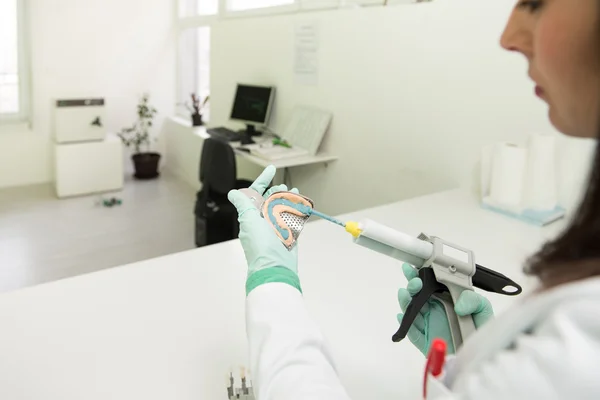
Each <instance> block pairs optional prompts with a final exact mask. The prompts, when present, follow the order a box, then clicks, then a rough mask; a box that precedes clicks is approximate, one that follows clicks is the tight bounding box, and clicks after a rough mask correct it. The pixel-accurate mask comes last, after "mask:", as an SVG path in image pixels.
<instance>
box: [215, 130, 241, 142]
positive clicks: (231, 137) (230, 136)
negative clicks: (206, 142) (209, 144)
mask: <svg viewBox="0 0 600 400" xmlns="http://www.w3.org/2000/svg"><path fill="white" fill-rule="evenodd" d="M206 132H207V133H208V134H209V135H210V136H212V137H214V138H216V139H222V140H225V141H227V142H239V141H240V140H242V137H243V136H244V135H242V134H241V133H239V132H236V131H232V130H231V129H227V128H211V129H207V130H206Z"/></svg>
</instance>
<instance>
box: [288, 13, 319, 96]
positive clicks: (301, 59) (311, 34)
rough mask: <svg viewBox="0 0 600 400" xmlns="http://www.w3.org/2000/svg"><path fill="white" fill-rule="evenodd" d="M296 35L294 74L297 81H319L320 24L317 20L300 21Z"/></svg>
mask: <svg viewBox="0 0 600 400" xmlns="http://www.w3.org/2000/svg"><path fill="white" fill-rule="evenodd" d="M294 33H295V37H294V75H295V78H296V83H299V84H302V85H317V84H318V83H319V44H320V43H319V26H318V24H317V23H316V22H303V23H298V24H297V25H296V27H295V32H294Z"/></svg>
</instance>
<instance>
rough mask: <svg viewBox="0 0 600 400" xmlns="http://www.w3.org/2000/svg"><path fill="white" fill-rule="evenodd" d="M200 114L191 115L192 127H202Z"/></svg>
mask: <svg viewBox="0 0 600 400" xmlns="http://www.w3.org/2000/svg"><path fill="white" fill-rule="evenodd" d="M202 125H204V122H202V114H192V126H202Z"/></svg>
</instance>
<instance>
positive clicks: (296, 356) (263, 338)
mask: <svg viewBox="0 0 600 400" xmlns="http://www.w3.org/2000/svg"><path fill="white" fill-rule="evenodd" d="M246 328H247V334H248V342H249V346H250V365H251V373H252V376H253V382H252V384H253V388H254V394H255V395H256V398H257V400H282V399H286V400H309V399H310V400H349V397H348V395H347V394H346V391H345V390H344V388H343V386H342V384H341V382H340V380H339V378H338V374H337V372H336V370H335V366H334V363H333V360H332V357H331V354H330V353H329V350H328V346H327V344H326V342H325V338H324V337H323V335H322V334H321V331H320V329H319V328H318V327H317V325H316V324H315V322H314V321H313V320H312V319H311V318H310V316H309V314H308V311H307V309H306V306H305V303H304V299H303V297H302V294H301V293H300V292H299V291H298V290H297V289H296V288H293V287H292V286H290V285H287V284H285V283H267V284H264V285H262V286H259V287H257V288H256V289H254V290H253V291H252V292H250V294H249V295H248V298H247V300H246Z"/></svg>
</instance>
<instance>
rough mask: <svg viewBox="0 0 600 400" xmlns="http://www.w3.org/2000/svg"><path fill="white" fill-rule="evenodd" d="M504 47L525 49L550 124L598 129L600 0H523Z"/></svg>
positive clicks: (588, 133)
mask: <svg viewBox="0 0 600 400" xmlns="http://www.w3.org/2000/svg"><path fill="white" fill-rule="evenodd" d="M501 43H502V46H503V47H504V48H505V49H507V50H511V51H517V52H519V53H521V54H523V55H524V56H525V57H526V58H527V61H528V62H529V76H530V77H531V79H533V81H534V82H535V85H536V87H535V94H536V95H537V96H539V97H540V98H541V99H542V100H544V101H545V102H546V103H548V106H549V116H550V121H551V122H552V124H553V125H554V126H555V127H556V128H557V129H558V130H559V131H561V132H562V133H564V134H567V135H571V136H581V137H597V136H598V133H599V130H600V126H599V125H600V1H599V0H531V1H529V0H524V1H519V2H518V3H517V5H516V7H515V10H514V11H513V13H512V15H511V17H510V20H509V21H508V24H507V26H506V30H505V32H504V34H503V35H502V40H501Z"/></svg>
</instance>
